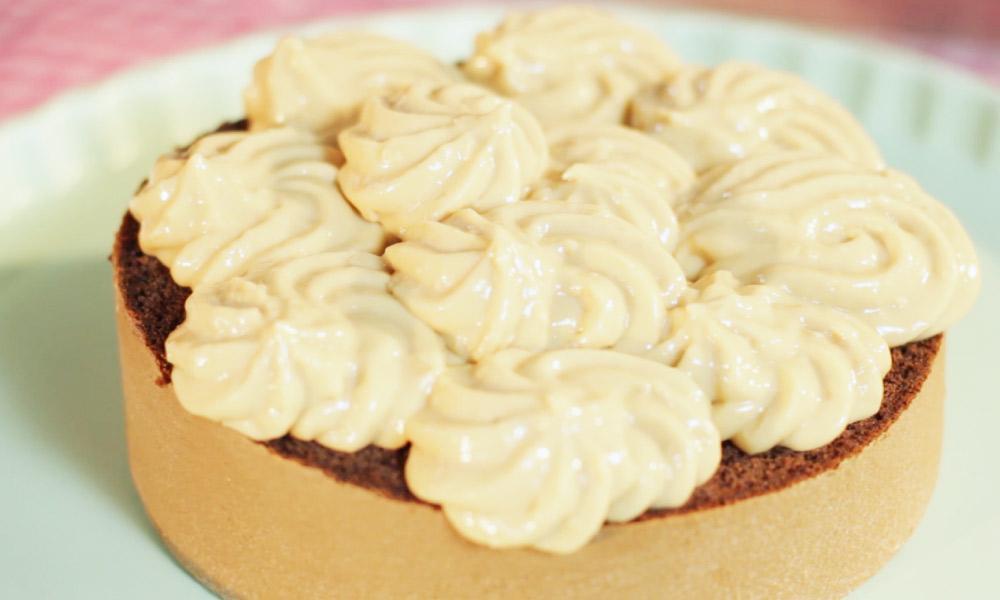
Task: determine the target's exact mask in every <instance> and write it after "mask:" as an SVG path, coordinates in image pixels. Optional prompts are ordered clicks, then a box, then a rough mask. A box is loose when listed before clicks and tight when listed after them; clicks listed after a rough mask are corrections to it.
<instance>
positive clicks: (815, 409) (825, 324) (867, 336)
mask: <svg viewBox="0 0 1000 600" xmlns="http://www.w3.org/2000/svg"><path fill="white" fill-rule="evenodd" d="M669 321H670V327H671V331H670V335H669V337H668V338H667V339H666V340H665V341H664V342H663V343H662V344H661V345H659V346H658V347H657V348H656V350H654V351H653V352H652V353H650V355H649V356H650V357H651V358H655V359H656V360H659V361H661V362H663V363H665V364H668V365H671V366H675V367H677V368H678V369H680V370H682V371H684V372H685V373H688V374H689V375H691V377H692V378H693V379H694V381H695V382H697V383H698V385H699V387H701V389H702V390H703V391H704V392H705V395H706V397H707V398H708V399H709V400H710V401H711V403H712V421H713V422H714V423H715V425H716V427H718V428H719V433H720V435H721V436H722V438H723V439H732V440H733V442H734V443H735V444H736V445H737V446H739V447H740V448H741V449H743V450H744V451H745V452H747V453H751V454H752V453H757V452H763V451H765V450H769V449H771V448H773V447H774V446H779V445H780V446H785V447H788V448H792V449H793V450H811V449H813V448H818V447H820V446H823V445H825V444H827V443H829V442H831V441H833V439H834V438H836V437H837V436H839V435H840V434H841V433H843V431H844V428H845V427H846V426H847V425H848V424H850V423H853V422H855V421H859V420H861V419H864V418H867V417H870V416H872V415H873V414H875V413H876V412H877V411H878V409H879V406H880V405H881V404H882V378H883V377H884V376H885V374H886V373H887V372H888V371H889V367H890V366H892V360H891V358H890V356H889V347H888V345H886V343H885V340H883V339H882V338H881V337H880V336H879V334H878V332H877V331H875V329H874V328H872V327H871V326H869V325H868V324H867V323H865V322H864V321H862V320H860V319H858V318H857V317H854V316H853V315H850V314H849V313H846V312H843V311H841V310H839V309H836V308H832V307H829V306H824V305H822V304H814V303H811V302H807V301H803V300H799V299H798V298H795V297H794V296H791V295H789V294H787V293H785V292H783V291H781V290H779V289H777V288H774V287H771V286H766V285H747V286H741V285H739V283H738V282H737V281H736V278H735V277H733V276H732V275H731V274H730V273H727V272H725V271H718V272H715V273H713V274H712V275H710V276H708V277H706V278H704V279H702V280H700V281H699V282H697V283H696V284H695V285H694V287H693V288H692V289H691V290H689V292H688V293H687V294H686V298H685V300H684V301H683V302H682V303H681V305H680V306H678V307H677V308H674V309H673V310H671V311H670V318H669Z"/></svg>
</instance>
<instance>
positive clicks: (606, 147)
mask: <svg viewBox="0 0 1000 600" xmlns="http://www.w3.org/2000/svg"><path fill="white" fill-rule="evenodd" d="M548 137H549V140H550V145H549V151H550V154H551V156H552V171H551V173H550V175H549V177H547V178H545V179H543V180H541V181H540V182H539V183H538V184H537V185H536V187H535V189H534V190H533V191H532V193H531V194H530V196H529V198H531V199H534V200H551V201H559V202H565V203H567V204H570V205H582V206H597V207H600V208H602V209H604V210H606V211H608V213H609V214H612V215H615V216H617V217H619V218H621V219H624V220H626V221H628V222H630V223H632V224H633V225H635V226H636V227H638V228H639V229H641V230H644V231H646V232H647V233H649V234H650V235H652V236H653V237H655V238H656V239H658V240H659V241H660V243H661V244H663V246H664V247H665V248H667V249H668V250H672V249H673V247H674V246H675V245H676V244H677V217H676V216H675V215H674V211H673V208H672V205H673V204H674V202H675V201H676V199H677V198H678V196H679V195H680V193H681V192H683V191H685V190H687V189H688V188H689V187H690V186H691V185H692V184H694V179H695V176H694V172H693V171H692V170H691V167H690V165H688V163H687V161H685V160H684V159H683V158H681V156H680V155H678V154H677V153H676V152H674V151H673V150H672V149H671V148H669V147H668V146H666V145H664V144H661V143H659V142H657V141H656V140H654V139H653V138H651V137H650V136H648V135H643V134H642V133H640V132H638V131H635V130H634V129H629V128H627V127H623V126H620V125H598V126H593V125H582V126H580V125H577V126H570V127H564V128H560V129H558V130H556V131H552V132H550V134H549V136H548Z"/></svg>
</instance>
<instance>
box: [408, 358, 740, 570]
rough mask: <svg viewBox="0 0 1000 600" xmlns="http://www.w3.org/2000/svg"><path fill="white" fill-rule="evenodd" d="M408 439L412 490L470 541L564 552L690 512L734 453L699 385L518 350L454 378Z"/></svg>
mask: <svg viewBox="0 0 1000 600" xmlns="http://www.w3.org/2000/svg"><path fill="white" fill-rule="evenodd" d="M407 432H408V434H409V435H410V438H411V439H412V440H413V445H412V447H411V449H410V455H409V458H408V460H407V463H406V480H407V483H408V484H409V485H410V487H411V489H412V490H413V492H414V493H415V494H416V495H417V496H419V497H420V498H423V499H424V500H427V501H429V502H434V503H436V504H440V505H441V506H442V508H443V509H444V514H445V516H446V517H447V518H448V520H449V521H450V522H451V524H452V525H453V526H454V527H455V529H457V530H458V531H459V532H460V533H461V534H462V535H464V536H465V537H467V538H469V539H471V540H473V541H475V542H477V543H480V544H485V545H488V546H492V547H498V548H506V547H517V546H530V547H534V548H538V549H541V550H545V551H548V552H558V553H566V552H572V551H574V550H576V549H578V548H579V547H580V546H582V545H583V544H584V543H586V542H587V541H588V540H589V539H590V538H592V537H593V536H594V535H595V534H596V533H597V532H598V530H599V529H600V527H601V525H602V524H603V523H604V522H605V521H629V520H631V519H634V518H635V517H637V516H639V515H640V514H642V513H643V512H645V511H646V510H647V509H648V508H650V507H672V506H679V505H681V504H683V503H684V502H685V501H686V500H687V498H688V497H689V496H690V495H691V492H692V490H693V489H694V488H695V486H697V485H698V484H700V483H702V482H704V481H705V480H706V479H708V478H709V477H710V476H711V475H712V473H713V472H714V471H715V469H716V467H717V466H718V463H719V458H720V448H721V447H720V442H719V435H718V432H717V431H716V429H715V426H714V425H713V424H712V421H711V418H710V416H709V405H708V402H707V401H706V400H705V397H704V395H703V394H702V393H701V391H700V390H699V389H698V387H697V386H696V385H694V382H693V381H692V380H691V378H689V377H688V376H686V375H685V374H684V373H682V372H681V371H679V370H677V369H672V368H670V367H666V366H663V365H661V364H658V363H656V362H654V361H651V360H648V359H644V358H640V357H636V356H629V355H627V354H622V353H620V352H611V351H607V350H558V351H553V352H543V353H538V354H531V353H528V352H525V351H521V350H507V351H504V352H500V353H497V354H493V355H491V356H489V357H488V358H486V359H485V360H483V361H481V362H479V363H478V364H476V365H464V366H459V367H453V368H451V369H449V370H448V371H447V372H446V373H445V374H444V375H442V377H441V379H440V381H439V382H438V385H437V386H436V387H435V388H434V392H433V394H432V395H431V398H430V400H429V402H428V404H427V407H426V408H425V409H424V410H423V411H421V412H420V413H418V414H417V415H416V416H415V417H414V418H413V419H411V420H410V422H409V424H408V425H407Z"/></svg>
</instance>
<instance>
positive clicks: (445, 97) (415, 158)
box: [338, 82, 548, 234]
mask: <svg viewBox="0 0 1000 600" xmlns="http://www.w3.org/2000/svg"><path fill="white" fill-rule="evenodd" d="M339 139H340V148H341V150H342V151H343V153H344V156H345V158H346V164H345V165H344V168H343V169H342V170H341V171H340V175H339V178H338V181H339V183H340V186H341V189H343V191H344V195H346V196H347V198H348V199H349V200H350V201H351V203H352V204H354V206H355V207H357V209H358V210H359V211H360V212H361V214H362V215H364V217H365V218H366V219H368V220H370V221H375V222H378V223H380V224H381V225H382V226H383V227H384V228H385V229H386V230H387V231H390V232H393V233H397V234H398V233H402V232H403V231H405V229H406V228H407V227H408V226H410V225H412V224H414V223H418V222H420V221H426V220H430V221H433V220H438V219H441V218H444V217H446V216H448V215H449V214H451V213H453V212H455V211H456V210H459V209H461V208H466V207H472V208H476V209H479V210H486V209H489V208H492V207H494V206H499V205H501V204H509V203H511V202H516V201H517V200H519V199H520V198H521V197H522V196H523V195H524V193H525V191H526V190H527V187H528V186H529V185H531V184H532V183H534V181H535V180H536V179H538V177H540V176H541V174H542V173H543V172H544V171H545V169H546V168H547V166H548V149H547V147H546V142H545V137H544V136H543V135H542V130H541V128H540V127H539V125H538V122H537V121H536V120H535V118H534V117H532V116H531V114H530V113H528V111H526V110H525V109H524V108H522V107H520V106H518V105H517V104H515V103H513V102H512V101H510V100H507V99H504V98H501V97H499V96H497V95H495V94H493V93H492V92H490V91H488V90H486V89H485V88H481V87H479V86H475V85H471V84H450V85H444V86H437V85H433V84H428V83H424V82H421V83H418V84H415V85H413V86H411V87H410V88H408V89H407V90H406V91H404V92H402V93H400V94H398V95H395V96H389V97H386V96H376V97H373V98H371V99H369V100H368V102H367V103H366V104H365V106H364V109H363V110H362V112H361V119H360V121H359V122H358V123H357V124H356V125H354V126H353V127H351V128H349V129H347V130H345V131H344V132H343V133H341V134H340V138H339Z"/></svg>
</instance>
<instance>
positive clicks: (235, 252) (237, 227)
mask: <svg viewBox="0 0 1000 600" xmlns="http://www.w3.org/2000/svg"><path fill="white" fill-rule="evenodd" d="M329 152H330V150H329V148H327V147H325V146H323V145H322V144H320V143H319V142H318V141H317V140H316V139H315V138H313V137H312V136H311V135H310V134H307V133H302V132H298V131H294V130H291V129H284V128H278V129H269V130H266V131H261V132H256V133H246V132H224V133H215V134H212V135H208V136H205V137H203V138H201V139H200V140H199V141H198V142H196V143H195V144H194V145H193V146H192V147H191V148H190V150H189V151H188V152H187V153H186V155H170V156H165V157H163V158H161V159H160V160H158V161H157V162H156V165H155V166H154V167H153V172H152V174H151V175H150V176H149V181H148V182H147V183H146V185H144V186H143V187H142V189H141V190H140V191H139V192H138V193H137V194H136V195H135V197H134V198H133V199H132V203H131V204H130V206H129V208H130V210H131V211H132V214H134V215H135V216H136V218H137V219H138V220H139V222H140V224H141V229H140V231H139V244H140V246H141V247H142V250H143V252H145V253H147V254H150V255H152V256H155V257H156V258H158V259H160V261H161V262H163V264H165V265H167V267H169V268H170V275H171V276H172V277H173V278H174V281H176V282H177V283H179V284H181V285H186V286H197V285H201V284H204V283H217V282H221V281H225V280H226V279H228V278H230V277H233V276H235V275H240V274H242V273H244V272H245V271H246V270H247V269H248V268H249V267H250V266H251V265H252V264H254V263H256V262H260V261H267V260H280V259H283V258H290V257H293V256H306V255H310V254H315V253H317V252H325V251H329V250H346V249H353V250H363V251H367V252H378V251H379V250H380V249H381V248H382V246H383V243H384V241H383V240H384V234H383V233H382V230H381V229H379V228H378V227H377V226H375V225H372V224H371V223H367V222H365V221H364V220H363V219H361V218H360V217H358V216H357V214H355V212H354V211H353V210H352V209H351V206H350V205H349V204H348V203H347V202H346V201H345V200H344V198H343V197H342V196H341V195H340V192H339V191H337V188H336V186H335V184H334V179H335V178H336V174H337V169H336V167H334V166H333V164H331V163H330V162H328V158H329Z"/></svg>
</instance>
